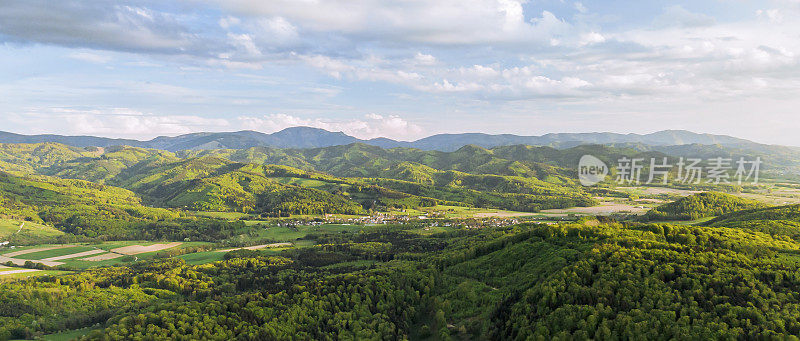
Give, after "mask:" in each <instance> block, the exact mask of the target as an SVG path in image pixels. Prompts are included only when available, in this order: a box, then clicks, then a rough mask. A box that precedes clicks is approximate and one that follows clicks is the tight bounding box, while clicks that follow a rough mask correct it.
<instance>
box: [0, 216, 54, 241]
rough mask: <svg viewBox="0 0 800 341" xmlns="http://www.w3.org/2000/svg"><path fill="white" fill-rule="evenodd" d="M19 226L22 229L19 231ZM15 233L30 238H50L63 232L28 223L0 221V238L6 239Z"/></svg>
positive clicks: (10, 220)
mask: <svg viewBox="0 0 800 341" xmlns="http://www.w3.org/2000/svg"><path fill="white" fill-rule="evenodd" d="M23 223H24V224H23ZM20 226H22V229H20ZM17 232H19V233H20V234H24V235H28V236H32V237H52V236H58V235H62V234H64V232H61V231H59V230H56V228H55V227H52V226H47V225H42V224H37V223H33V222H30V221H21V220H15V219H0V238H5V237H8V236H10V235H12V234H15V233H17Z"/></svg>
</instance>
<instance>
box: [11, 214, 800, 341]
mask: <svg viewBox="0 0 800 341" xmlns="http://www.w3.org/2000/svg"><path fill="white" fill-rule="evenodd" d="M799 247H800V244H797V243H795V242H793V241H788V240H784V239H782V238H780V237H779V236H775V237H773V236H770V235H768V234H764V233H761V232H752V231H744V230H740V229H731V228H714V227H689V226H676V225H669V224H642V223H628V224H618V223H608V222H607V223H600V224H598V222H597V221H596V220H584V221H581V222H578V223H572V224H562V225H560V226H548V225H537V224H529V225H518V226H514V227H508V228H487V229H483V230H472V231H455V232H451V233H443V234H434V235H430V236H421V235H418V234H416V233H410V232H408V231H405V230H404V229H403V228H402V227H396V228H384V229H379V230H374V231H373V232H372V233H367V234H364V233H357V234H346V235H340V236H336V237H335V238H334V239H332V240H327V241H325V243H323V244H320V245H319V246H317V247H315V248H312V249H305V250H290V251H285V252H282V253H279V254H275V253H266V252H264V251H241V252H239V251H237V252H232V253H230V254H228V255H226V257H225V258H226V260H224V261H220V262H215V263H209V264H204V265H189V264H186V263H185V262H183V261H182V260H180V259H164V260H154V261H150V262H143V263H137V264H135V265H131V266H127V267H120V266H118V267H112V268H100V269H96V270H90V271H84V272H81V273H78V274H74V275H66V276H59V277H39V278H37V279H31V280H27V281H18V282H11V283H3V284H0V289H2V290H0V295H2V299H1V300H0V301H2V302H4V304H3V305H2V308H0V309H1V310H0V321H2V322H3V323H2V324H0V337H1V338H23V337H34V336H36V335H41V334H42V333H48V332H55V331H59V330H64V329H74V328H79V327H84V326H92V325H96V324H97V325H96V327H95V328H98V329H97V330H96V331H94V332H93V333H91V334H89V335H88V336H87V339H129V338H142V337H148V338H184V339H218V340H227V339H233V338H252V339H365V338H366V339H373V338H380V339H385V338H389V339H404V338H413V339H451V338H453V339H506V338H513V339H527V338H534V339H540V338H544V339H553V338H559V339H564V338H568V339H573V338H578V339H592V338H595V339H617V338H654V339H670V338H704V339H709V338H713V339H718V338H723V339H728V338H739V339H741V338H747V339H754V338H755V339H761V338H773V337H780V336H781V335H785V336H788V335H796V334H798V333H800V320H798V316H800V296H798V295H797V294H796V288H797V287H798V285H800V277H798V275H797V274H798V270H800V268H798V267H799V266H800V265H799V264H800V263H798V262H797V259H796V258H797V252H798V248H799ZM56 312H57V313H56Z"/></svg>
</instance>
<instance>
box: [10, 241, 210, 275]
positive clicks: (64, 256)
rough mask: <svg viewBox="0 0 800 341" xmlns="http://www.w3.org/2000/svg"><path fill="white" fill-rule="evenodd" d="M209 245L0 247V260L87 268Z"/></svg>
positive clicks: (139, 243) (130, 243)
mask: <svg viewBox="0 0 800 341" xmlns="http://www.w3.org/2000/svg"><path fill="white" fill-rule="evenodd" d="M208 245H210V243H205V242H173V243H164V242H149V241H119V242H102V243H91V244H88V243H83V244H68V245H35V246H27V247H17V248H13V249H11V248H0V263H6V262H9V261H10V262H12V263H14V264H16V265H23V264H24V263H25V262H27V261H30V262H33V263H39V264H43V265H46V266H50V267H59V266H64V267H66V268H69V269H87V268H93V267H100V266H110V265H117V264H125V263H131V262H134V261H138V260H147V259H153V258H156V257H158V256H159V255H160V254H161V253H162V252H178V253H180V249H184V248H188V247H198V246H208Z"/></svg>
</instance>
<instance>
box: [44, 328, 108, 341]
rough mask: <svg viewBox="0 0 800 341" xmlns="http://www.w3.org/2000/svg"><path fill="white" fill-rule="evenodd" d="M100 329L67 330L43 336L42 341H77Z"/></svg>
mask: <svg viewBox="0 0 800 341" xmlns="http://www.w3.org/2000/svg"><path fill="white" fill-rule="evenodd" d="M96 329H100V328H99V327H86V328H81V329H75V330H67V331H64V332H60V333H55V334H48V335H43V336H42V338H41V339H42V340H45V341H69V340H76V339H78V338H80V337H81V336H84V335H86V334H89V333H91V332H92V331H93V330H96Z"/></svg>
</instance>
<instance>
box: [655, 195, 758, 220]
mask: <svg viewBox="0 0 800 341" xmlns="http://www.w3.org/2000/svg"><path fill="white" fill-rule="evenodd" d="M765 207H767V205H765V204H764V203H762V202H759V201H755V200H749V199H744V198H740V197H737V196H735V195H731V194H725V193H720V192H703V193H697V194H693V195H690V196H688V197H683V198H680V199H678V200H676V201H673V202H671V203H667V204H664V205H661V206H658V207H656V208H654V209H652V210H650V211H648V212H647V213H646V214H645V216H644V217H643V218H644V219H645V220H695V219H700V218H703V217H713V216H718V215H722V214H726V213H731V212H735V211H742V210H750V209H757V208H765Z"/></svg>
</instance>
